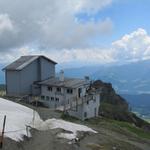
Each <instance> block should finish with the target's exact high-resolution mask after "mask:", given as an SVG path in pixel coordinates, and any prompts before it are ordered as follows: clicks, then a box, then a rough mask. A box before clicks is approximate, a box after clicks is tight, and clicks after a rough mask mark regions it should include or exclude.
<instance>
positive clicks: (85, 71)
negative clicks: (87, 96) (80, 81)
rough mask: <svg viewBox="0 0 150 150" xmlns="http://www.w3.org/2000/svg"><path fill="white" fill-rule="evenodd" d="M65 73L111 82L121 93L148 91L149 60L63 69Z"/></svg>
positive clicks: (149, 81)
mask: <svg viewBox="0 0 150 150" xmlns="http://www.w3.org/2000/svg"><path fill="white" fill-rule="evenodd" d="M65 75H66V76H70V77H81V78H83V77H84V76H87V75H88V76H90V77H91V78H92V79H94V80H96V79H100V80H103V81H105V82H110V83H112V85H113V87H114V88H115V90H116V91H117V92H118V93H121V94H141V93H150V60H145V61H138V62H132V63H129V64H124V65H113V66H105V65H103V66H86V67H81V68H71V69H65Z"/></svg>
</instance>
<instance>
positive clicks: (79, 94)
mask: <svg viewBox="0 0 150 150" xmlns="http://www.w3.org/2000/svg"><path fill="white" fill-rule="evenodd" d="M81 93H82V88H79V89H78V97H79V98H80V97H81Z"/></svg>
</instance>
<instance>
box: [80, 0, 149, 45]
mask: <svg viewBox="0 0 150 150" xmlns="http://www.w3.org/2000/svg"><path fill="white" fill-rule="evenodd" d="M149 14H150V1H149V0H115V1H114V2H112V4H111V5H109V6H107V7H106V8H105V9H103V10H100V11H98V12H97V13H96V14H90V15H89V14H86V13H80V14H78V15H77V16H78V17H79V18H80V19H81V20H82V22H88V21H89V20H90V19H91V18H92V19H94V20H95V22H97V21H99V20H102V19H105V18H107V17H108V18H110V19H111V20H112V22H113V31H112V34H111V35H109V36H104V37H98V38H96V39H97V42H96V43H98V42H101V43H103V45H105V44H110V43H111V42H113V41H115V40H117V39H120V38H121V37H122V36H124V35H125V34H129V33H131V32H133V31H135V30H137V29H138V28H143V29H145V30H146V31H147V32H149V30H150V21H149Z"/></svg>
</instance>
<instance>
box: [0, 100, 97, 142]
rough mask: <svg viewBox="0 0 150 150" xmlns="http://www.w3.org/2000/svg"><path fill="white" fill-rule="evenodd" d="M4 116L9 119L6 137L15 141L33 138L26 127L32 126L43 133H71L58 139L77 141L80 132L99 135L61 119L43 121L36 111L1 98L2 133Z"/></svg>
mask: <svg viewBox="0 0 150 150" xmlns="http://www.w3.org/2000/svg"><path fill="white" fill-rule="evenodd" d="M4 115H6V117H7V118H6V128H5V136H6V137H9V138H11V139H13V140H15V141H21V140H23V136H24V135H25V136H27V134H28V136H31V134H30V132H29V131H27V130H26V126H31V127H32V128H36V129H38V130H41V131H44V130H49V129H56V128H60V129H63V130H65V131H69V133H59V134H58V137H60V138H66V139H68V140H72V139H75V138H76V137H77V132H78V131H84V132H93V133H97V132H96V131H94V130H93V129H91V128H89V127H87V126H84V125H80V124H76V123H72V122H68V121H64V120H61V119H55V118H53V119H48V120H46V121H43V120H42V119H41V118H40V116H39V114H38V113H37V112H36V111H34V110H32V109H30V108H28V107H25V106H23V105H20V104H17V103H14V102H12V101H9V100H6V99H3V98H0V131H2V126H3V118H4ZM33 116H34V117H33Z"/></svg>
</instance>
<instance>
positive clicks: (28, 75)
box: [20, 60, 39, 95]
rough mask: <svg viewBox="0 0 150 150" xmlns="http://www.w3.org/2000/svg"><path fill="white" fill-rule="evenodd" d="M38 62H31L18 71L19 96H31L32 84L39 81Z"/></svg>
mask: <svg viewBox="0 0 150 150" xmlns="http://www.w3.org/2000/svg"><path fill="white" fill-rule="evenodd" d="M37 64H38V60H35V61H33V62H32V63H31V64H29V65H28V66H27V67H25V68H24V69H23V70H21V71H20V95H28V94H32V84H33V82H34V81H38V80H39V74H38V69H39V67H38V65H37Z"/></svg>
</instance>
